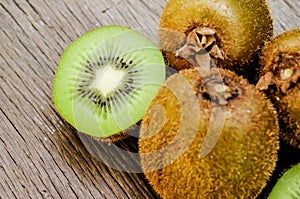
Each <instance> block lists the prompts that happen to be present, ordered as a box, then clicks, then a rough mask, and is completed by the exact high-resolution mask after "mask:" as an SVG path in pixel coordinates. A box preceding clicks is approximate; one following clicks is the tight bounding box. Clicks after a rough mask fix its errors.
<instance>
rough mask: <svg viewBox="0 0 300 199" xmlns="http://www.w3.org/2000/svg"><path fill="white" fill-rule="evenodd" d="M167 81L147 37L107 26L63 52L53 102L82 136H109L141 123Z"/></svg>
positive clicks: (160, 60)
mask: <svg viewBox="0 0 300 199" xmlns="http://www.w3.org/2000/svg"><path fill="white" fill-rule="evenodd" d="M164 81H165V64H164V59H163V56H162V54H161V52H160V50H159V49H158V48H157V47H156V46H155V45H154V44H153V43H152V42H151V41H150V40H149V39H147V38H146V37H144V36H143V35H141V34H140V33H138V32H136V31H134V30H132V29H130V28H127V27H122V26H104V27H101V28H98V29H95V30H92V31H90V32H88V33H86V34H85V35H83V36H81V37H80V38H78V39H77V40H75V41H74V42H73V43H72V44H71V45H70V46H69V47H68V48H67V49H66V50H65V52H64V53H63V55H62V57H61V59H60V61H59V64H58V68H57V71H56V74H55V77H54V83H53V101H54V104H55V107H56V108H57V110H58V112H59V113H60V114H61V116H62V117H63V118H64V119H65V120H66V121H68V122H69V123H70V124H71V125H73V126H74V127H75V128H76V129H77V130H79V131H80V132H82V133H86V134H89V135H92V136H95V137H108V136H112V135H116V134H118V133H121V132H122V131H123V130H124V129H127V128H129V127H131V126H132V125H134V124H135V123H136V122H138V121H139V120H141V119H142V117H143V116H144V114H145V111H146V109H147V107H148V104H149V102H150V100H151V99H152V98H153V97H154V96H155V94H156V92H157V91H158V89H159V88H160V87H161V85H162V84H163V82H164Z"/></svg>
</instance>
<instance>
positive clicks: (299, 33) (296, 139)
mask: <svg viewBox="0 0 300 199" xmlns="http://www.w3.org/2000/svg"><path fill="white" fill-rule="evenodd" d="M260 65H261V69H260V73H259V81H258V83H257V84H256V86H257V88H258V89H260V90H262V91H264V92H265V93H266V94H267V96H268V97H269V98H270V99H271V101H272V102H273V104H274V106H275V108H276V109H277V112H278V119H279V125H280V129H281V130H280V137H281V138H282V139H283V140H284V141H285V142H286V143H288V144H290V145H292V146H294V147H296V148H298V149H300V28H298V29H292V30H289V31H286V32H284V33H282V34H280V35H278V36H277V37H275V38H274V39H273V40H272V41H271V42H270V43H268V44H267V45H266V46H265V47H264V49H263V51H262V56H261V58H260Z"/></svg>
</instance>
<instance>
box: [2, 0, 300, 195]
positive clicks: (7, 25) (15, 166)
mask: <svg viewBox="0 0 300 199" xmlns="http://www.w3.org/2000/svg"><path fill="white" fill-rule="evenodd" d="M166 2H167V1H166V0H152V1H146V0H140V1H137V0H105V1H100V0H89V1H75V0H51V1H50V0H45V1H40V0H2V1H1V2H0V24H1V27H0V38H1V40H0V42H1V43H0V44H1V46H0V47H1V51H0V111H1V112H0V151H1V153H0V176H1V180H0V198H158V196H157V195H156V194H155V192H154V191H153V190H152V189H151V187H150V186H149V185H148V184H147V181H146V180H145V179H144V176H143V174H140V173H127V172H121V171H118V170H116V169H113V168H110V167H108V166H106V165H105V164H101V163H100V162H98V161H97V159H96V158H95V157H93V156H92V155H90V154H89V153H88V151H87V149H86V148H85V146H84V145H83V144H82V141H81V140H80V139H79V137H78V136H77V133H76V130H75V129H74V128H72V127H71V126H70V125H69V124H67V123H66V122H65V121H63V120H62V118H61V117H60V116H59V115H58V114H57V112H56V111H55V109H54V106H53V103H52V99H51V93H52V90H51V89H52V81H53V76H54V73H55V70H56V67H57V63H58V61H59V58H60V55H61V54H62V53H63V51H64V49H65V48H66V47H67V46H68V45H69V44H70V43H71V42H72V41H73V40H75V39H76V38H77V37H79V36H80V35H82V34H84V33H86V32H87V31H89V30H92V29H94V28H96V27H99V26H102V25H111V24H119V25H125V26H130V27H132V28H134V29H137V30H139V31H141V32H142V33H144V34H145V35H147V36H148V37H150V38H152V39H153V40H154V41H156V39H155V38H156V37H157V27H158V24H159V16H160V14H161V12H162V9H163V7H164V5H165V4H166ZM268 2H269V5H270V7H271V10H272V14H273V18H274V27H275V30H274V31H275V34H279V33H281V32H283V31H284V30H288V29H292V28H295V27H300V14H299V13H300V1H294V0H269V1H268Z"/></svg>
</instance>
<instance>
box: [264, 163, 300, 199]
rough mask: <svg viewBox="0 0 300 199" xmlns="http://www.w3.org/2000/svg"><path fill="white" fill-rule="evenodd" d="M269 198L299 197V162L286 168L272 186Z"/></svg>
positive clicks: (285, 198) (286, 198)
mask: <svg viewBox="0 0 300 199" xmlns="http://www.w3.org/2000/svg"><path fill="white" fill-rule="evenodd" d="M268 198H269V199H282V198H284V199H298V198H300V163H299V164H297V165H295V166H293V167H292V168H290V169H289V170H287V171H286V172H285V173H284V174H283V175H282V176H281V177H280V179H279V180H278V182H277V183H276V185H275V186H274V187H273V189H272V191H271V193H270V195H269V197H268Z"/></svg>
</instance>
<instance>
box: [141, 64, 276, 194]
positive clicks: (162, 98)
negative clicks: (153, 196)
mask: <svg viewBox="0 0 300 199" xmlns="http://www.w3.org/2000/svg"><path fill="white" fill-rule="evenodd" d="M201 75H202V74H200V73H199V70H198V69H185V70H181V71H180V72H179V73H178V74H174V75H172V76H171V77H169V78H168V79H167V81H166V83H165V86H163V87H162V88H161V89H160V90H159V92H158V94H157V95H156V97H155V98H154V99H153V100H152V102H151V104H150V106H149V109H148V111H147V113H146V115H145V117H144V118H143V120H142V124H141V132H140V140H139V152H140V154H141V165H142V168H143V170H144V172H145V176H146V178H147V179H148V180H149V183H150V184H151V185H152V186H153V188H154V190H156V192H157V193H158V194H159V195H160V196H161V197H162V198H240V197H242V198H255V197H256V196H257V195H258V194H259V193H260V191H261V190H262V188H263V187H264V186H265V184H266V182H267V180H268V179H269V177H270V176H271V174H272V172H273V170H274V167H275V164H276V160H277V151H278V148H279V141H278V131H279V127H278V123H277V118H276V111H275V109H274V108H273V106H272V104H271V102H270V101H269V100H268V99H266V97H265V96H264V94H263V93H261V92H260V91H259V90H257V89H256V88H255V86H253V85H250V84H249V83H248V82H247V81H246V80H245V79H243V78H242V77H239V76H237V75H236V74H235V73H233V72H231V71H228V70H223V69H217V68H215V69H212V70H211V74H206V75H205V77H201ZM182 79H184V80H185V81H183V80H182ZM220 79H221V81H220ZM184 82H186V83H184ZM170 88H172V89H170ZM174 88H176V89H177V90H176V92H173V89H174ZM216 109H217V110H220V112H219V113H218V112H215V111H214V110H216ZM195 110H197V111H195ZM195 112H196V113H195ZM223 113H225V114H224V115H225V118H224V120H219V119H218V115H219V114H223ZM187 118H188V119H187ZM221 119H222V118H221ZM222 123H223V125H222ZM210 125H213V126H210ZM214 125H217V126H222V127H223V128H222V129H221V132H220V134H219V137H216V136H209V135H208V134H207V132H208V131H209V129H210V128H212V129H213V130H216V129H214V128H215V126H214ZM217 129H218V128H217ZM178 134H180V135H178ZM217 134H218V133H217ZM215 139H218V140H217V142H216V144H215V145H214V147H212V148H211V146H209V145H207V147H209V150H210V152H209V153H207V154H206V155H204V156H203V155H201V149H202V147H203V145H204V143H214V141H215ZM204 147H206V145H204ZM157 151H159V153H157ZM178 154H179V155H178Z"/></svg>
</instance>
